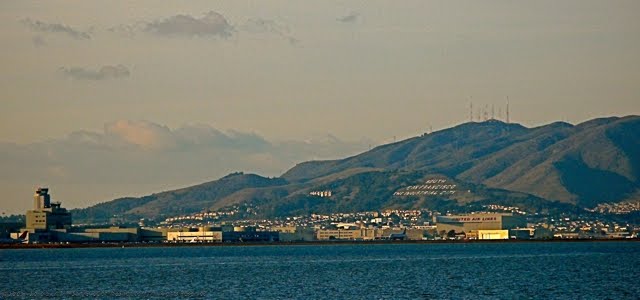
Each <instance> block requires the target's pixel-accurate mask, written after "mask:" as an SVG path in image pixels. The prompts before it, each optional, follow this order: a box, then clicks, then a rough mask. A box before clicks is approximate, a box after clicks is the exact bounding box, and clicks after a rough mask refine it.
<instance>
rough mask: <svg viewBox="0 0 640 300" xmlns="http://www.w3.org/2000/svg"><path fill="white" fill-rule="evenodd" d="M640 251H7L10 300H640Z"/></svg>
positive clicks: (535, 247) (5, 291) (398, 247)
mask: <svg viewBox="0 0 640 300" xmlns="http://www.w3.org/2000/svg"><path fill="white" fill-rule="evenodd" d="M639 264H640V242H606V243H604V242H586V243H508V244H504V243H500V244H493V243H487V244H482V243H474V244H418V245H406V244H405V245H403V244H389V245H311V246H255V247H251V246H249V247H165V248H124V249H122V248H108V249H29V250H0V280H1V282H0V298H1V299H7V298H30V299H42V298H167V297H168V298H201V299H639V298H640V283H639V281H638V279H639V275H640V269H639V268H638V267H639Z"/></svg>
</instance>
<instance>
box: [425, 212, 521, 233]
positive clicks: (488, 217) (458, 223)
mask: <svg viewBox="0 0 640 300" xmlns="http://www.w3.org/2000/svg"><path fill="white" fill-rule="evenodd" d="M434 219H435V220H434V221H435V222H436V228H437V230H438V232H442V231H444V232H450V231H452V230H453V231H454V232H456V233H462V232H465V233H467V232H470V231H477V230H505V229H514V228H524V227H527V221H526V220H525V219H524V218H522V217H520V216H514V215H513V214H497V213H483V214H470V215H457V216H453V215H451V216H435V217H434Z"/></svg>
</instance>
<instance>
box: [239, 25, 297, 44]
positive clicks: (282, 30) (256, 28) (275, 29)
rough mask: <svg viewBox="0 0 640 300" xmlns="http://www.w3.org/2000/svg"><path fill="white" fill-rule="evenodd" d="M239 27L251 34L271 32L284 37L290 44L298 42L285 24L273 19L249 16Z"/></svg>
mask: <svg viewBox="0 0 640 300" xmlns="http://www.w3.org/2000/svg"><path fill="white" fill-rule="evenodd" d="M240 29H241V30H243V31H245V32H247V33H251V34H273V35H276V36H279V37H281V38H283V39H285V40H286V41H287V42H289V43H290V44H292V45H295V44H298V43H299V42H300V41H299V40H298V39H296V38H295V37H293V36H292V35H291V31H290V30H289V27H288V26H287V25H286V24H283V23H280V22H276V21H274V20H268V19H262V18H251V19H249V20H247V22H245V23H244V24H243V25H242V26H240Z"/></svg>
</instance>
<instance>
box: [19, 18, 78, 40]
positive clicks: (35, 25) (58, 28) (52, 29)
mask: <svg viewBox="0 0 640 300" xmlns="http://www.w3.org/2000/svg"><path fill="white" fill-rule="evenodd" d="M22 24H24V25H26V26H28V27H29V28H30V29H31V30H33V31H37V32H48V33H64V34H66V35H68V36H69V37H72V38H74V39H77V40H88V39H91V34H90V33H89V32H85V31H80V30H77V29H73V28H72V27H70V26H68V25H64V24H58V23H45V22H42V21H38V20H31V19H29V18H27V19H24V20H22Z"/></svg>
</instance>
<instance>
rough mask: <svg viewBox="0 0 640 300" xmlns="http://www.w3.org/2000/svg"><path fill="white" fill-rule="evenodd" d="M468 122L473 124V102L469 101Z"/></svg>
mask: <svg viewBox="0 0 640 300" xmlns="http://www.w3.org/2000/svg"><path fill="white" fill-rule="evenodd" d="M469 122H473V101H469Z"/></svg>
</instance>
